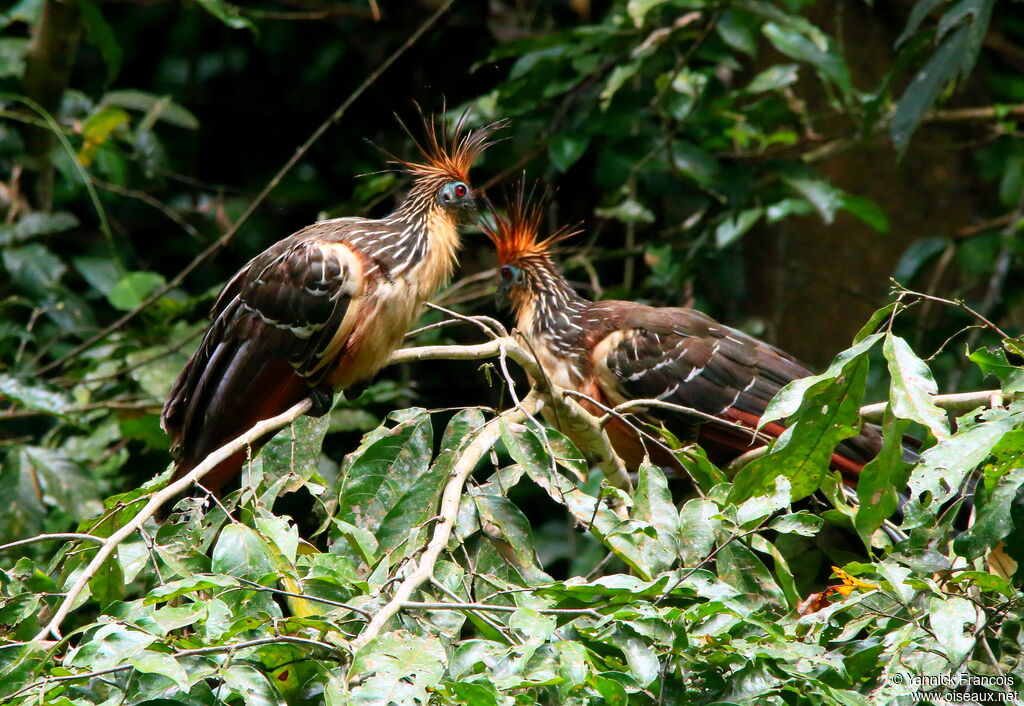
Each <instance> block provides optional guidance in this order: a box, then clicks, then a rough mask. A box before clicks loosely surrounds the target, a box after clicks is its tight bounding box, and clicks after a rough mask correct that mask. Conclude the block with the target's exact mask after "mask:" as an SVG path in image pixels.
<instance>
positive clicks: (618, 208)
mask: <svg viewBox="0 0 1024 706" xmlns="http://www.w3.org/2000/svg"><path fill="white" fill-rule="evenodd" d="M595 213H596V214H597V215H598V216H600V217H601V218H614V219H615V220H618V221H622V222H623V223H654V221H655V218H654V214H653V213H652V212H651V210H650V209H649V208H647V207H646V206H644V205H643V204H642V203H640V202H639V201H637V200H636V199H633V198H626V199H624V200H622V201H620V202H619V203H617V204H616V205H614V206H612V207H610V208H599V209H597V210H596V211H595Z"/></svg>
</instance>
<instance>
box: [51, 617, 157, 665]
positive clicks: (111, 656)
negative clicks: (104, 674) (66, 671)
mask: <svg viewBox="0 0 1024 706" xmlns="http://www.w3.org/2000/svg"><path fill="white" fill-rule="evenodd" d="M155 640H156V636H155V635H148V634H146V633H144V632H142V631H140V630H133V629H131V628H129V627H128V626H126V625H121V624H120V623H109V624H107V625H101V626H100V627H99V628H98V629H97V630H96V631H95V632H94V633H92V634H91V635H90V636H89V640H88V642H85V643H84V644H82V645H81V646H80V647H78V648H77V649H75V650H74V652H73V653H72V654H71V655H70V656H69V663H70V664H74V665H77V666H81V667H89V668H90V669H109V668H110V667H116V666H118V665H120V664H124V663H125V662H127V661H128V660H129V659H131V658H132V657H134V656H135V655H137V654H139V653H140V652H142V651H143V650H145V649H146V648H147V647H149V646H150V645H151V644H153V642H154V641H155Z"/></svg>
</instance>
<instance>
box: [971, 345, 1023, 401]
mask: <svg viewBox="0 0 1024 706" xmlns="http://www.w3.org/2000/svg"><path fill="white" fill-rule="evenodd" d="M967 357H968V358H969V359H970V360H971V361H972V362H973V363H974V364H975V365H977V366H978V368H979V369H980V370H981V372H983V373H984V374H985V375H991V376H993V377H995V378H996V379H997V380H999V385H1000V387H1001V388H1002V391H1003V392H1004V393H1006V394H1007V395H1012V394H1016V393H1018V392H1024V367H1021V366H1019V365H1013V364H1012V363H1011V362H1010V361H1009V359H1007V357H1006V351H1004V350H1003V349H1001V348H995V349H992V348H979V349H978V350H976V351H973V352H971V354H970V355H969V356H967Z"/></svg>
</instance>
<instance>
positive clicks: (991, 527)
mask: <svg viewBox="0 0 1024 706" xmlns="http://www.w3.org/2000/svg"><path fill="white" fill-rule="evenodd" d="M1022 459H1024V450H1020V451H1018V453H1017V459H1016V460H1017V463H1020V462H1021V460H1022ZM1021 486H1024V467H1017V468H1011V469H1010V470H1009V471H1008V472H1007V473H1006V474H1005V475H1003V476H1002V477H1001V478H999V480H998V481H997V482H996V486H995V488H993V489H992V490H991V491H989V492H986V493H985V498H986V499H985V503H984V505H982V504H981V503H980V502H979V503H978V507H977V509H976V513H977V519H975V521H974V524H972V525H971V526H970V527H968V528H967V530H966V531H965V532H963V533H961V534H960V535H958V536H957V538H956V540H955V541H954V543H953V548H954V549H955V550H956V553H957V554H959V555H960V556H962V557H965V558H966V559H968V560H973V559H977V558H978V557H980V556H981V555H982V554H984V553H985V551H986V550H988V549H991V548H992V547H994V546H996V544H998V543H999V542H1000V541H1001V540H1002V539H1003V538H1004V537H1006V536H1007V535H1008V534H1010V532H1011V531H1012V530H1013V520H1012V518H1011V510H1012V507H1013V503H1014V502H1015V501H1016V499H1017V497H1018V494H1019V492H1020V488H1021ZM979 495H980V494H979Z"/></svg>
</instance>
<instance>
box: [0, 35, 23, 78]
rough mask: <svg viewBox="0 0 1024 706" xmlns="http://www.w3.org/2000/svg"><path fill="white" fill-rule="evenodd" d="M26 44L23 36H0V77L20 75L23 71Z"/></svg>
mask: <svg viewBox="0 0 1024 706" xmlns="http://www.w3.org/2000/svg"><path fill="white" fill-rule="evenodd" d="M28 45H29V40H28V39H27V38H25V37H0V78H8V77H10V76H19V77H20V76H21V75H22V74H23V73H24V72H25V54H26V53H27V52H28Z"/></svg>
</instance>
